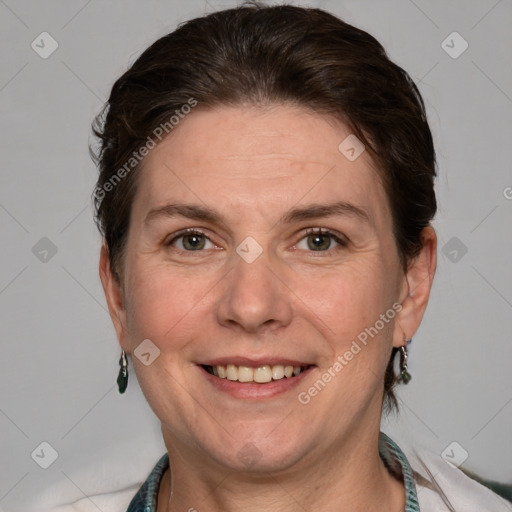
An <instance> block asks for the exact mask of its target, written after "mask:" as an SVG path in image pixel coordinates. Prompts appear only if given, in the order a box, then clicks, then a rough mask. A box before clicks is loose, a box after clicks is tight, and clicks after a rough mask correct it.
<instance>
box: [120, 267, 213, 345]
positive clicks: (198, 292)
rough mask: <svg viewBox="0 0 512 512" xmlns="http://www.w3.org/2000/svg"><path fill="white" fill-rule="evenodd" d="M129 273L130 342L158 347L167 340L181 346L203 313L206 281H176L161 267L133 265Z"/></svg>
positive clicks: (127, 294)
mask: <svg viewBox="0 0 512 512" xmlns="http://www.w3.org/2000/svg"><path fill="white" fill-rule="evenodd" d="M130 270H131V272H130V275H131V276H132V278H131V279H130V281H129V283H128V285H127V290H126V296H127V304H126V313H127V323H128V330H129V335H130V338H131V339H132V342H133V343H137V341H138V340H141V339H145V338H149V339H151V340H152V341H153V342H154V343H155V344H156V345H158V346H160V345H162V344H164V343H166V344H169V342H170V341H171V340H172V344H173V345H174V346H181V345H182V344H183V342H182V341H181V340H182V338H183V339H186V338H187V335H186V334H187V332H188V333H189V332H190V329H191V328H192V327H191V326H192V325H194V324H196V322H197V316H198V315H200V314H201V313H202V312H204V304H205V300H204V297H205V294H206V293H207V290H208V289H209V288H211V284H210V282H209V280H208V279H205V278H204V277H203V278H201V279H193V278H189V279H180V277H179V275H176V272H173V271H172V270H171V269H169V268H168V267H166V266H165V265H154V266H147V265H138V266H137V265H136V266H134V267H133V268H132V269H130ZM194 319H195V321H194Z"/></svg>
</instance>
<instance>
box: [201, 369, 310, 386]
mask: <svg viewBox="0 0 512 512" xmlns="http://www.w3.org/2000/svg"><path fill="white" fill-rule="evenodd" d="M209 368H210V370H211V372H210V373H213V375H215V376H216V377H219V378H221V379H228V380H233V381H238V382H258V383H261V384H265V383H267V382H271V381H272V380H281V379H283V378H285V377H286V378H290V377H292V376H297V375H299V374H300V373H301V372H302V371H304V369H305V367H302V366H291V365H287V366H285V365H282V364H276V365H273V366H271V365H264V366H259V367H258V368H251V367H250V366H236V365H234V364H228V365H226V366H223V365H218V366H211V367H209Z"/></svg>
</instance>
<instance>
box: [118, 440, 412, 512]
mask: <svg viewBox="0 0 512 512" xmlns="http://www.w3.org/2000/svg"><path fill="white" fill-rule="evenodd" d="M379 454H380V456H381V458H382V460H383V461H384V463H385V465H386V467H387V468H388V469H389V470H390V471H392V472H393V466H397V467H399V468H400V469H401V471H402V474H401V475H397V476H398V477H399V478H402V479H403V483H404V487H405V512H419V510H420V507H419V505H418V496H417V494H416V485H415V483H414V479H413V476H412V470H411V466H410V465H409V461H408V460H407V458H406V457H405V455H404V453H403V452H402V450H400V448H399V447H398V445H397V444H396V443H395V442H394V441H393V440H392V439H390V438H389V437H388V436H387V435H386V434H384V433H383V432H381V433H380V435H379ZM168 467H169V456H168V455H167V453H166V454H165V455H164V456H163V457H162V458H161V459H160V460H159V461H158V463H157V465H156V466H155V468H154V469H153V471H152V472H151V474H150V475H149V477H148V479H147V480H146V481H145V482H144V484H143V485H142V487H141V488H140V489H139V492H138V493H137V494H136V495H135V496H134V498H133V500H132V501H131V503H130V505H129V507H128V510H127V511H126V512H155V511H156V500H157V497H158V487H159V485H160V480H161V479H162V476H163V474H164V473H165V471H166V470H167V468H168Z"/></svg>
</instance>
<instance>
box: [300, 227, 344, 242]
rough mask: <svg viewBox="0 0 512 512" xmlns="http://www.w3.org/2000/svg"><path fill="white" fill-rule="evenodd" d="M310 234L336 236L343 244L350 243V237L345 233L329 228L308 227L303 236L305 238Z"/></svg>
mask: <svg viewBox="0 0 512 512" xmlns="http://www.w3.org/2000/svg"><path fill="white" fill-rule="evenodd" d="M310 235H328V236H330V237H332V238H334V239H335V240H336V241H337V242H338V243H339V244H341V245H346V244H347V243H348V239H347V237H346V236H345V235H343V234H342V233H340V232H339V231H335V230H333V229H329V228H307V229H306V230H305V231H304V235H303V236H302V238H305V237H306V236H310ZM302 238H301V240H302Z"/></svg>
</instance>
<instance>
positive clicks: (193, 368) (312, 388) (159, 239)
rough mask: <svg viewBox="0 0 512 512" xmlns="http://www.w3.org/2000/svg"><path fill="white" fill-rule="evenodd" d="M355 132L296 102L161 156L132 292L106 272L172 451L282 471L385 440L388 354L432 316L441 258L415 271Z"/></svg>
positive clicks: (227, 111)
mask: <svg viewBox="0 0 512 512" xmlns="http://www.w3.org/2000/svg"><path fill="white" fill-rule="evenodd" d="M349 135H350V132H349V131H348V129H347V128H346V127H345V126H344V125H342V124H340V123H339V122H336V121H334V120H332V119H329V118H327V117H324V116H321V115H317V114H312V113H310V112H308V111H306V110H301V109H297V108H292V107H287V106H276V107H273V108H266V109H263V108H254V107H253V108H249V107H245V108H243V107H240V108H231V107H222V108H217V109H215V110H209V111H206V110H204V111H201V110H199V109H197V110H196V111H194V112H193V113H191V114H190V115H189V116H188V117H186V118H185V119H184V120H182V121H181V122H180V124H179V125H178V126H177V127H176V128H175V130H174V132H173V133H172V134H171V136H169V137H168V138H167V139H165V140H164V141H163V142H162V143H160V144H159V145H158V146H157V147H156V148H155V149H153V150H152V151H151V152H150V153H149V155H148V156H147V157H146V159H145V163H144V167H143V169H142V171H141V174H140V180H139V183H138V190H137V194H136V197H135V200H134V204H133V209H132V214H131V220H130V230H129V235H128V240H127V245H126V252H125V257H124V264H123V272H122V274H123V277H122V287H121V288H122V289H119V288H117V286H116V284H115V281H114V280H113V279H112V277H111V276H109V272H108V265H107V264H106V256H105V254H104V255H103V263H102V269H103V280H104V284H105V287H106V290H107V298H108V300H109V305H110V308H111V312H112V315H113V318H114V323H115V325H116V328H117V332H118V336H119V338H120V342H121V345H122V346H123V348H124V349H125V350H126V351H128V352H129V353H131V354H132V361H133V365H134V367H135V370H136V373H137V377H138V380H139V382H140V385H141V387H142V390H143V392H144V394H145V396H146V398H147V400H148V402H149V403H150V405H151V407H152V408H153V410H154V411H155V413H156V415H157V416H158V417H159V419H160V420H161V422H162V429H163V433H164V438H165V440H166V444H167V447H168V449H169V450H170V451H172V450H174V451H176V452H181V455H184V456H185V455H186V457H188V458H189V459H190V458H194V457H195V458H198V459H203V463H205V464H207V463H211V464H214V465H216V464H217V465H219V464H220V465H221V466H224V467H226V466H227V467H230V468H238V469H241V468H247V467H251V468H253V469H255V468H261V469H265V470H273V471H275V470H278V469H285V468H287V467H292V466H293V465H296V464H304V463H307V462H308V461H309V462H312V461H314V460H315V459H320V460H323V461H324V462H326V459H328V458H329V457H330V456H333V455H334V454H335V453H336V447H341V446H343V445H344V444H345V443H348V442H351V441H357V440H358V439H359V440H360V439H363V438H364V436H365V435H368V433H369V432H370V431H371V432H375V431H378V428H379V423H380V413H381V405H382V393H383V380H384V371H385V368H386V365H387V362H388V359H389V356H390V351H391V348H392V346H393V345H395V346H400V345H402V344H403V339H404V337H405V336H407V337H411V336H412V335H413V334H414V332H415V330H416V328H417V327H418V324H419V321H420V320H421V315H422V314H423V308H424V304H423V302H424V303H425V304H426V297H425V293H423V295H421V294H420V292H418V296H419V295H421V296H420V298H419V299H418V297H416V301H414V300H413V298H414V293H411V279H413V280H414V283H413V284H415V283H418V284H419V283H420V281H421V280H422V279H423V280H425V277H429V272H428V270H431V268H430V267H429V268H427V267H428V265H430V266H432V258H434V260H435V255H434V256H432V255H430V260H429V261H430V263H428V264H427V263H426V264H425V265H423V267H421V268H419V270H417V271H416V272H417V273H416V274H410V275H409V277H411V279H409V278H408V276H407V275H405V274H404V273H403V270H402V269H401V266H400V263H399V258H398V253H397V248H396V245H395V240H394V237H393V231H392V219H391V213H390V209H389V203H388V199H387V197H386V195H385V192H384V189H383V187H382V184H381V182H380V180H379V178H378V174H377V172H376V171H375V169H374V168H373V167H372V161H371V160H370V158H369V154H368V152H367V151H363V152H362V153H361V154H360V156H358V157H357V158H355V159H354V155H357V150H358V149H360V148H355V151H354V152H353V151H351V150H350V147H352V146H351V145H350V144H349V142H350V139H349V141H348V142H345V145H348V147H346V146H345V145H342V146H341V149H339V146H340V143H342V142H343V141H344V140H345V139H346V137H347V136H349ZM347 156H348V157H350V158H347ZM425 261H426V260H425ZM434 264H435V261H434ZM413 268H414V267H413ZM422 272H423V275H421V273H422ZM430 281H431V279H428V283H430ZM429 287H430V284H429V285H428V288H429ZM426 296H427V297H428V290H427V291H426ZM411 297H412V298H411ZM411 301H412V302H411ZM143 340H150V341H144V344H142V345H141V343H142V342H143ZM363 340H364V342H363ZM137 347H139V349H138V350H137ZM134 351H135V353H134ZM141 352H142V353H143V354H145V355H143V356H142V357H140V356H141ZM137 354H138V356H137ZM336 363H337V364H336ZM228 365H231V366H229V367H228ZM219 366H220V367H221V368H217V367H219ZM287 367H300V368H301V373H299V374H298V375H297V376H292V377H286V376H283V373H287V374H288V373H289V371H290V369H289V368H287ZM212 372H214V373H217V375H214V374H212ZM225 373H227V376H228V377H227V378H222V376H224V374H225ZM231 379H237V380H231ZM253 379H256V380H257V381H263V382H254V381H252V382H251V380H253ZM269 380H270V381H269ZM244 381H249V382H244ZM333 447H334V449H333Z"/></svg>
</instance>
